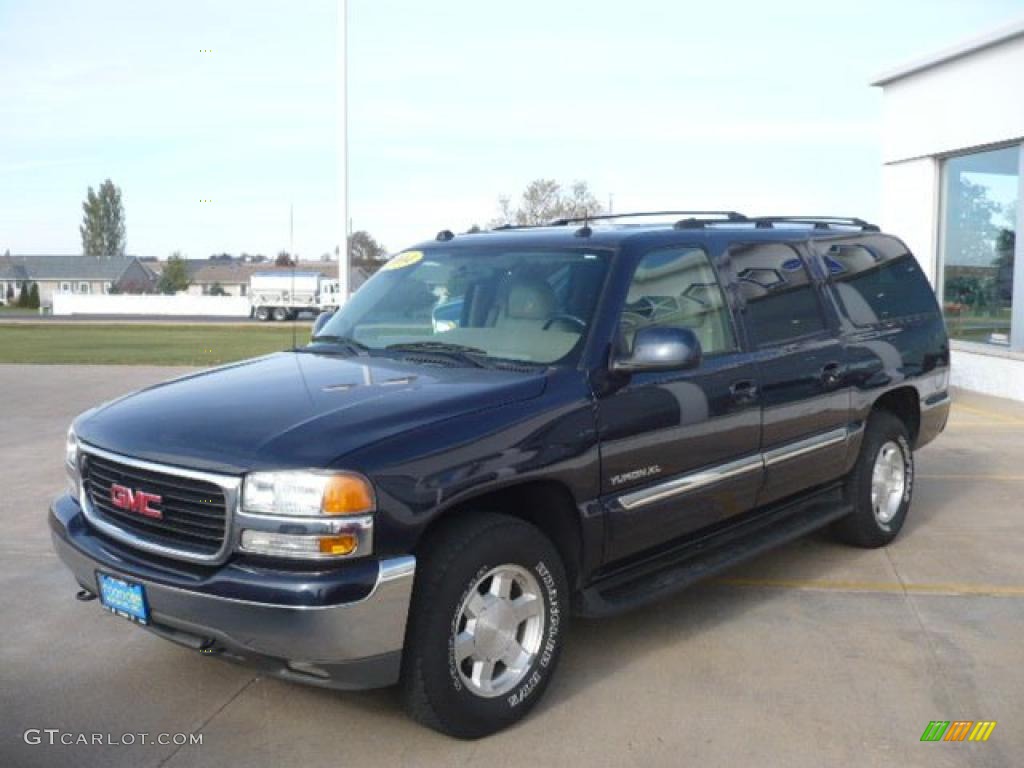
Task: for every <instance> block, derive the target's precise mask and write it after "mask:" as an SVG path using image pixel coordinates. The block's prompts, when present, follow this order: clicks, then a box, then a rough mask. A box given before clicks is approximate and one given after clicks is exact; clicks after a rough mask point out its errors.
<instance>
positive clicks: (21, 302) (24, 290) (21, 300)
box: [18, 283, 29, 308]
mask: <svg viewBox="0 0 1024 768" xmlns="http://www.w3.org/2000/svg"><path fill="white" fill-rule="evenodd" d="M28 302H29V297H28V283H22V284H21V290H20V291H19V292H18V306H19V307H24V308H27V307H28Z"/></svg>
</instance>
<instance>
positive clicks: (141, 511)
mask: <svg viewBox="0 0 1024 768" xmlns="http://www.w3.org/2000/svg"><path fill="white" fill-rule="evenodd" d="M161 501H163V497H162V496H157V495H156V494H155V493H146V492H145V491H133V490H132V489H131V488H127V487H125V486H123V485H118V484H117V483H114V484H113V485H111V486H110V503H111V504H113V505H114V506H115V507H117V508H118V509H123V510H125V511H127V512H134V513H135V514H137V515H142V516H143V517H152V518H153V519H154V520H162V519H163V516H164V513H163V512H161V511H160V510H159V509H155V508H154V507H153V506H152V505H153V504H159V503H160V502H161Z"/></svg>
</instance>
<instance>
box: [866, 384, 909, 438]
mask: <svg viewBox="0 0 1024 768" xmlns="http://www.w3.org/2000/svg"><path fill="white" fill-rule="evenodd" d="M871 410H872V411H886V412H888V413H891V414H892V415H893V416H895V417H896V418H898V419H899V420H900V421H902V422H903V424H904V425H905V426H906V428H907V432H908V433H909V435H910V444H911V445H917V437H918V435H919V434H920V432H921V398H920V396H919V395H918V392H917V390H916V389H915V388H914V387H912V386H903V387H897V388H895V389H890V390H889V391H888V392H886V393H885V394H884V395H882V396H881V397H879V398H878V399H877V400H875V402H874V404H873V405H872V407H871Z"/></svg>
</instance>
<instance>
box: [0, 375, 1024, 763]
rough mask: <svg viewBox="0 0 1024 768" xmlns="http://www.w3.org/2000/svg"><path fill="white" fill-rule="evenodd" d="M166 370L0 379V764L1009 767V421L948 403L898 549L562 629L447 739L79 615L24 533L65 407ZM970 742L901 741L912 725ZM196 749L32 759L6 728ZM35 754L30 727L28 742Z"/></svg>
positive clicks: (1013, 508)
mask: <svg viewBox="0 0 1024 768" xmlns="http://www.w3.org/2000/svg"><path fill="white" fill-rule="evenodd" d="M181 372H182V369H172V368H141V367H128V366H117V367H111V368H108V367H102V366H16V365H0V393H2V403H3V406H4V408H3V420H2V424H3V426H2V443H0V487H2V488H3V493H2V494H0V521H2V522H3V525H4V532H5V535H4V536H3V537H2V538H0V765H4V766H7V765H11V766H23V765H24V766H34V765H40V766H42V765H46V766H64V765H67V766H72V765H73V766H169V767H172V768H178V767H180V766H231V767H232V768H233V767H234V766H239V765H247V766H260V765H274V766H280V765H301V766H303V768H312V767H313V766H339V765H387V766H404V765H408V766H432V765H438V766H451V765H466V764H474V765H475V764H492V765H531V766H534V765H567V766H568V765H573V766H574V765H588V766H604V765H616V766H618V765H636V766H660V765H665V766H669V765H672V766H675V765H681V764H688V765H705V766H717V765H734V766H745V765H758V766H775V765H778V766H808V767H811V766H813V768H819V767H820V766H824V765H827V766H840V765H851V766H852V765H856V766H929V767H931V766H958V765H983V766H1009V765H1013V764H1016V762H1018V760H1017V757H1018V756H1019V755H1020V754H1022V753H1024V643H1021V641H1020V638H1021V634H1022V629H1024V558H1022V557H1021V552H1022V551H1024V439H1022V438H1024V407H1022V406H1019V405H1012V404H1010V403H1006V402H1001V401H996V400H993V399H988V398H981V397H978V396H969V395H966V394H961V395H960V396H959V397H958V399H957V403H956V405H955V406H954V413H953V417H952V419H951V423H950V426H949V428H948V429H947V431H946V433H945V434H944V435H943V436H942V437H940V438H939V440H938V441H936V443H934V444H933V445H931V446H929V447H927V448H926V449H924V450H923V451H921V452H920V453H919V454H918V455H917V462H918V463H917V473H918V474H917V482H916V487H915V501H914V506H913V508H912V510H911V516H910V518H909V519H908V523H907V526H906V527H905V528H904V531H903V534H902V535H901V536H900V538H899V539H897V541H896V542H895V543H894V544H893V545H892V546H890V547H888V548H887V549H884V550H874V551H862V550H854V549H849V548H846V547H843V546H841V545H838V544H836V543H834V542H832V541H831V540H830V539H829V538H828V536H827V535H825V534H821V535H815V536H811V537H809V538H807V539H804V540H801V541H798V542H795V543H793V544H791V545H790V546H787V547H785V548H784V549H782V550H779V551H777V552H773V553H771V554H769V555H768V556H766V557H763V558H760V559H758V560H757V561H754V562H752V563H749V564H747V565H745V566H743V567H741V568H738V569H736V570H734V571H731V572H729V573H728V574H726V575H725V576H724V577H723V578H721V579H718V580H717V581H715V582H713V583H708V584H703V585H699V586H697V587H695V588H693V589H691V590H689V591H687V592H685V593H684V594H682V595H680V596H678V597H676V598H674V599H670V600H668V601H665V602H663V603H661V604H658V605H655V606H652V607H650V608H647V609H644V610H641V611H639V612H636V613H633V614H630V615H627V616H624V617H621V618H617V619H612V620H606V621H600V622H597V621H589V622H583V621H576V622H575V624H574V626H573V629H572V631H571V633H570V635H569V645H568V647H567V648H566V653H565V655H564V656H563V659H562V665H561V668H560V669H559V673H558V675H557V678H556V680H555V681H554V683H553V685H552V687H551V689H550V690H549V691H548V695H547V697H546V698H545V700H544V701H543V702H542V703H541V705H540V706H539V707H538V708H537V709H535V710H534V713H533V714H532V716H531V717H529V718H528V719H527V720H526V721H525V722H524V723H522V724H520V725H519V726H517V727H515V728H513V729H511V730H509V731H506V732H504V733H501V734H498V735H496V736H494V737H491V738H489V739H485V740H483V741H479V742H473V743H463V742H457V741H453V740H451V739H448V738H445V737H442V736H440V735H438V734H435V733H433V732H431V731H427V730H425V729H423V728H420V727H419V726H416V725H415V724H413V723H412V722H410V721H408V720H406V719H405V717H404V715H403V714H402V712H401V710H400V709H399V707H398V704H397V697H396V696H395V694H394V693H393V692H392V691H375V692H368V693H352V694H343V693H336V692H330V691H322V690H318V689H313V688H306V687H302V686H298V685H291V684H286V683H282V682H278V681H275V680H267V679H262V678H260V677H258V676H257V675H255V674H253V673H252V672H251V671H249V670H247V669H244V668H240V667H235V666H231V665H229V664H226V663H224V662H222V661H219V660H216V659H211V658H205V657H203V656H201V655H199V654H196V653H193V652H190V651H187V650H185V649H182V648H179V647H177V646H175V645H172V644H170V643H168V642H166V641H163V640H161V639H159V638H157V637H155V636H153V635H151V634H149V633H147V632H144V631H142V630H139V629H137V628H135V627H132V626H130V625H129V624H128V623H127V622H124V621H122V620H119V619H116V618H115V617H113V616H110V615H108V614H106V613H105V612H103V611H101V610H100V609H99V608H98V607H97V606H96V604H95V603H78V602H76V601H75V600H74V599H73V594H74V591H75V589H76V587H75V585H74V584H73V582H72V579H71V577H70V576H69V575H68V574H67V573H66V572H65V570H64V569H63V567H62V566H61V565H60V563H59V562H58V561H57V559H56V557H55V556H54V555H53V554H52V552H51V550H50V544H49V534H48V530H47V527H46V522H45V509H46V505H47V503H48V502H49V500H50V498H51V497H52V496H53V495H54V494H55V493H56V492H58V491H59V490H60V489H61V488H62V487H63V485H64V476H63V470H62V468H61V456H62V450H63V439H64V432H65V430H66V428H67V424H68V423H69V421H70V419H71V418H72V417H73V416H74V415H75V414H76V413H78V412H80V411H82V410H84V409H86V408H88V407H90V406H92V405H95V404H96V403H98V402H100V401H103V400H107V399H110V398H111V397H114V396H116V395H118V394H121V393H123V392H125V391H128V390H131V389H134V388H137V387H140V386H144V385H146V384H149V383H153V382H156V381H160V380H163V379H165V378H169V377H171V376H174V375H177V374H179V373H181ZM957 719H960V720H996V721H997V722H998V725H997V726H996V728H995V730H994V731H993V733H992V736H991V738H990V739H989V741H988V742H987V743H983V744H977V743H962V744H952V743H921V742H920V741H919V739H920V737H921V734H922V732H923V731H924V729H925V726H926V725H927V724H928V722H929V721H930V720H957ZM30 728H31V729H46V728H51V729H53V728H56V729H60V730H61V731H62V732H67V733H73V734H78V733H87V734H91V733H94V732H98V733H104V734H106V733H111V734H114V735H115V736H116V737H120V736H121V735H122V734H129V733H135V734H137V733H140V732H147V733H150V734H152V735H153V738H155V737H156V734H159V733H176V732H179V731H180V732H185V733H197V734H202V737H203V743H202V746H187V745H186V746H181V747H178V746H175V745H173V744H168V745H141V744H139V743H136V744H133V745H131V746H125V745H117V746H115V745H77V746H75V745H71V746H63V745H56V746H48V745H46V744H45V743H44V744H40V745H29V744H26V743H25V742H24V739H23V734H24V731H25V730H26V729H30ZM44 737H45V734H44Z"/></svg>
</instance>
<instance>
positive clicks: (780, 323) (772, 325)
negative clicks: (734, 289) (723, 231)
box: [730, 243, 825, 347]
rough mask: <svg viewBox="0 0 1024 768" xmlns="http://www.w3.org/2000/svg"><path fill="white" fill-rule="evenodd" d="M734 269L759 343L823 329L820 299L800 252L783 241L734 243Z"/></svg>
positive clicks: (778, 341)
mask: <svg viewBox="0 0 1024 768" xmlns="http://www.w3.org/2000/svg"><path fill="white" fill-rule="evenodd" d="M730 256H731V261H732V266H733V274H734V275H735V277H736V285H737V286H738V288H739V292H740V295H742V296H743V298H744V301H745V302H746V320H747V326H748V332H749V333H750V335H751V337H752V339H753V341H754V343H755V344H757V346H760V347H764V346H771V345H774V344H785V343H786V342H789V341H793V340H795V339H799V338H801V337H804V336H810V335H812V334H816V333H820V332H821V331H823V330H825V318H824V316H823V315H822V311H821V303H820V302H819V301H818V296H817V293H816V290H815V287H814V283H812V282H811V278H810V276H809V275H808V274H807V268H806V267H805V266H804V263H803V260H802V259H801V258H800V255H799V254H798V253H797V252H796V251H795V250H794V249H793V248H792V247H791V246H788V245H785V244H784V243H756V244H749V245H739V246H734V247H733V248H732V250H731V251H730Z"/></svg>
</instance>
